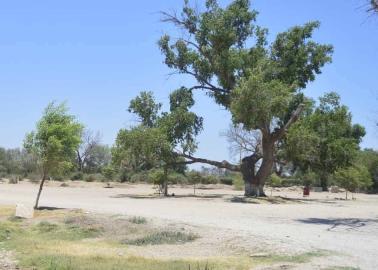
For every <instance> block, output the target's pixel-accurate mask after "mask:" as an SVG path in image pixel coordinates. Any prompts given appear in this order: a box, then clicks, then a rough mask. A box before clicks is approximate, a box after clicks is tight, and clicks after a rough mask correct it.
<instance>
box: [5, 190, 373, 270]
mask: <svg viewBox="0 0 378 270" xmlns="http://www.w3.org/2000/svg"><path fill="white" fill-rule="evenodd" d="M72 185H73V184H70V186H71V187H65V188H63V187H57V186H56V184H51V183H50V184H49V186H47V187H46V188H45V189H44V191H43V193H42V197H41V201H40V205H41V206H49V207H63V208H82V209H85V210H87V211H93V212H99V213H111V214H126V215H137V216H144V217H149V218H156V219H164V220H168V221H171V222H177V223H187V224H190V225H196V226H206V227H208V228H214V229H218V230H219V232H220V233H225V234H226V233H227V234H228V235H230V234H231V235H234V236H235V237H240V239H241V241H246V240H245V239H247V242H248V241H249V242H250V243H251V245H250V246H251V247H253V246H254V247H256V246H261V245H266V247H267V248H268V249H273V250H275V251H277V252H285V253H288V252H289V253H290V252H297V251H309V250H318V249H324V250H330V251H332V252H337V254H339V255H338V256H333V257H331V259H324V260H326V261H323V262H322V261H319V262H317V263H318V265H317V268H314V265H312V266H309V269H321V268H322V267H323V266H325V265H328V264H330V263H332V264H333V265H338V266H354V267H357V266H358V267H360V268H361V269H378V257H377V254H378V196H375V195H358V196H357V197H358V199H357V200H356V201H341V200H335V199H334V197H335V196H338V197H343V196H344V195H343V194H340V195H335V194H328V193H313V194H312V195H311V200H308V201H306V202H305V203H300V202H295V203H289V204H247V203H232V202H231V201H230V199H231V198H232V197H233V196H236V195H240V192H235V191H232V190H230V189H211V190H199V191H198V192H199V193H200V195H201V197H200V198H198V197H197V198H194V197H192V196H187V195H189V194H191V192H192V190H191V189H183V188H175V189H171V190H170V192H174V193H175V195H176V196H175V197H174V198H162V199H159V198H150V197H148V196H147V197H143V195H146V194H151V193H153V190H152V188H151V187H150V186H146V185H134V186H124V187H117V188H112V189H104V188H102V187H101V186H99V184H91V185H90V186H89V187H88V186H87V185H86V187H85V188H83V187H81V185H83V184H75V185H76V187H74V188H73V187H72ZM37 189H38V187H37V186H36V185H31V184H27V183H22V184H18V185H7V184H0V204H16V203H20V202H22V203H26V204H30V205H32V203H33V201H34V198H35V195H36V193H37ZM214 195H216V196H214ZM276 195H277V194H276ZM280 195H284V196H286V195H289V196H290V197H291V198H295V197H297V198H300V194H299V193H298V192H289V193H287V192H286V193H282V192H281V193H280ZM327 197H329V198H327ZM260 243H261V245H260ZM247 246H248V245H247ZM264 247H265V246H264ZM251 253H253V251H251ZM318 260H320V259H318ZM330 260H332V261H330ZM302 269H303V268H302Z"/></svg>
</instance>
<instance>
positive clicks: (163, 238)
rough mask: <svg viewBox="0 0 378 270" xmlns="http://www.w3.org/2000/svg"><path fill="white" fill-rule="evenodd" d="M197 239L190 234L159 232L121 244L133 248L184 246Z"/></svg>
mask: <svg viewBox="0 0 378 270" xmlns="http://www.w3.org/2000/svg"><path fill="white" fill-rule="evenodd" d="M197 238H198V236H197V235H195V234H192V233H183V232H171V231H161V232H155V233H152V234H149V235H147V236H144V237H141V238H137V239H133V240H124V241H122V243H123V244H128V245H134V246H147V245H163V244H184V243H186V242H192V241H194V240H196V239H197Z"/></svg>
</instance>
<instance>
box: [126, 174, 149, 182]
mask: <svg viewBox="0 0 378 270" xmlns="http://www.w3.org/2000/svg"><path fill="white" fill-rule="evenodd" d="M130 182H131V183H151V182H152V181H151V179H150V175H149V173H147V172H140V173H135V174H133V175H132V176H131V177H130Z"/></svg>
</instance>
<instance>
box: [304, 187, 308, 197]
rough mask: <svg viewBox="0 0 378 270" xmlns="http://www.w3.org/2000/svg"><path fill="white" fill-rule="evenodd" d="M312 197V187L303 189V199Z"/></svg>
mask: <svg viewBox="0 0 378 270" xmlns="http://www.w3.org/2000/svg"><path fill="white" fill-rule="evenodd" d="M306 196H310V187H304V188H303V197H306Z"/></svg>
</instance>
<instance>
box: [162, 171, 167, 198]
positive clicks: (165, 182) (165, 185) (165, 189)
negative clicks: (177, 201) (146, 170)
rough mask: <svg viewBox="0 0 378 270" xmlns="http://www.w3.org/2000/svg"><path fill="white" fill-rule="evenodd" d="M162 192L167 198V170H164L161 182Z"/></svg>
mask: <svg viewBox="0 0 378 270" xmlns="http://www.w3.org/2000/svg"><path fill="white" fill-rule="evenodd" d="M163 192H164V196H165V197H167V196H168V169H167V168H166V167H165V168H164V181H163Z"/></svg>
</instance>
